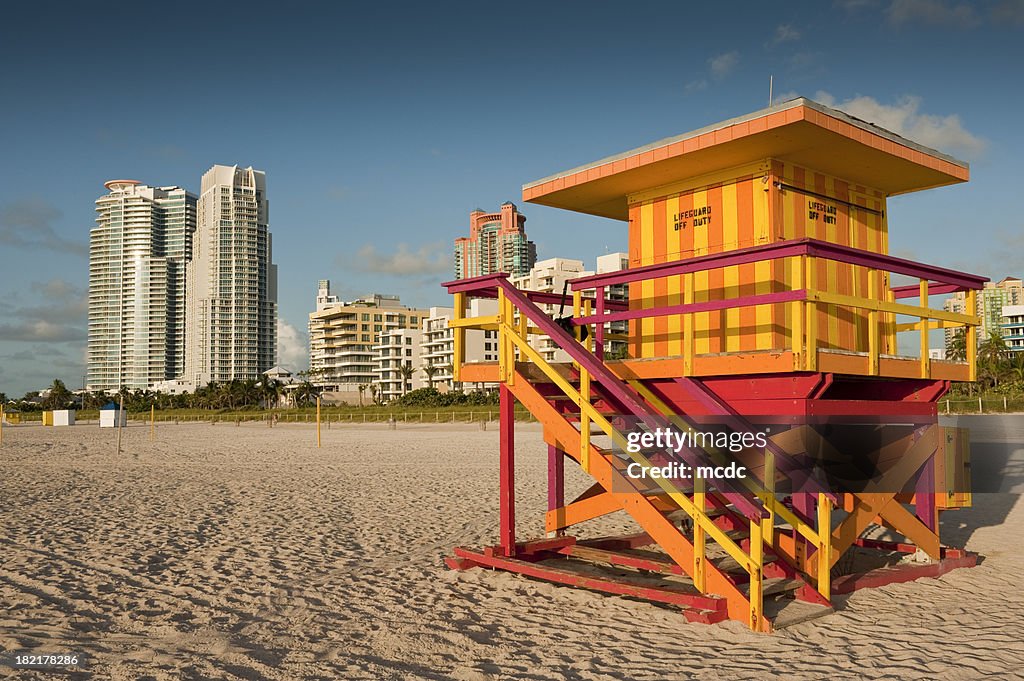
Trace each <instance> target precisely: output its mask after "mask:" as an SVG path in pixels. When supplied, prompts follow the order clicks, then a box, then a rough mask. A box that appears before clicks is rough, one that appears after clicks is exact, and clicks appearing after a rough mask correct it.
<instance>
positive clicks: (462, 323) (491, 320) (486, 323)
mask: <svg viewBox="0 0 1024 681" xmlns="http://www.w3.org/2000/svg"><path fill="white" fill-rule="evenodd" d="M455 295H457V296H459V295H465V294H463V293H456V294H455ZM497 324H498V315H496V314H495V315H486V316H482V317H464V318H462V319H449V320H448V328H450V329H465V328H473V329H483V328H491V327H496V326H497Z"/></svg>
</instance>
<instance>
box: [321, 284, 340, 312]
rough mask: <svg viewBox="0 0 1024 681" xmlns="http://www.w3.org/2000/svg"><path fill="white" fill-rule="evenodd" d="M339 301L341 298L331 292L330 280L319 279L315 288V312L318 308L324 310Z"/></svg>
mask: <svg viewBox="0 0 1024 681" xmlns="http://www.w3.org/2000/svg"><path fill="white" fill-rule="evenodd" d="M339 303H341V299H340V298H338V296H336V295H333V294H332V293H331V280H330V279H321V280H320V281H318V282H317V290H316V309H317V312H319V311H320V310H326V309H327V308H329V307H334V306H335V305H338V304H339Z"/></svg>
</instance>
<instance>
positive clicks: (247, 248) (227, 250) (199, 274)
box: [183, 165, 277, 387]
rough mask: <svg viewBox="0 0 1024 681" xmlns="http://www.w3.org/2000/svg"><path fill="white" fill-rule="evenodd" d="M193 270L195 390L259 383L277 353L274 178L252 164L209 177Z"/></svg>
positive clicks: (190, 343) (220, 169) (190, 357)
mask: <svg viewBox="0 0 1024 681" xmlns="http://www.w3.org/2000/svg"><path fill="white" fill-rule="evenodd" d="M197 217H198V219H197V227H196V232H195V238H194V240H193V257H192V260H191V261H190V262H189V264H188V266H187V268H186V281H185V287H186V291H187V296H186V314H185V371H184V375H183V378H184V379H185V380H187V381H189V382H191V383H192V384H193V385H195V386H197V387H198V386H201V385H205V384H206V383H209V382H211V381H213V382H217V383H220V382H223V381H232V380H259V379H260V377H261V376H262V375H263V372H265V371H267V370H268V369H270V368H271V367H273V366H274V364H275V359H276V353H277V266H276V265H274V264H273V249H272V239H271V235H270V228H269V222H268V220H269V218H268V203H267V178H266V174H265V173H264V172H263V171H262V170H254V169H253V168H252V167H251V166H250V167H248V168H241V167H239V166H222V165H215V166H213V167H212V168H210V169H209V170H208V171H207V172H206V173H205V174H204V175H203V179H202V183H201V186H200V194H199V200H198V208H197Z"/></svg>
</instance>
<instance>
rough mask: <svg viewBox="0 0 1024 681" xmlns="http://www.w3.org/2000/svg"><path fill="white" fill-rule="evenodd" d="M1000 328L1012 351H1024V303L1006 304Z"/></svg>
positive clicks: (1007, 345)
mask: <svg viewBox="0 0 1024 681" xmlns="http://www.w3.org/2000/svg"><path fill="white" fill-rule="evenodd" d="M1001 322H1002V323H1001V324H1000V325H999V328H1000V330H1001V332H1002V334H1003V340H1005V341H1006V347H1007V348H1008V349H1009V350H1010V352H1020V353H1024V305H1006V306H1004V307H1003V318H1002V320H1001Z"/></svg>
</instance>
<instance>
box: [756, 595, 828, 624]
mask: <svg viewBox="0 0 1024 681" xmlns="http://www.w3.org/2000/svg"><path fill="white" fill-rule="evenodd" d="M833 612H835V609H834V608H832V607H831V606H828V605H820V604H818V603H808V602H806V601H797V600H793V599H791V598H777V599H772V600H766V601H765V602H764V614H765V617H767V618H768V619H769V620H771V622H772V628H774V629H776V630H778V629H785V628H786V627H791V626H793V625H795V624H800V623H802V622H807V621H808V620H813V619H817V618H819V617H825V616H826V615H831V614H832V613H833Z"/></svg>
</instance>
